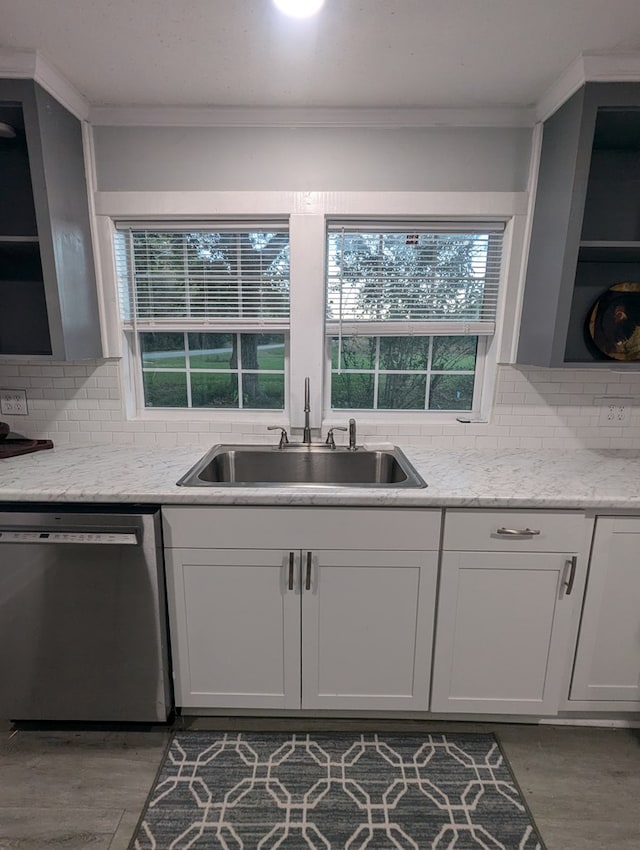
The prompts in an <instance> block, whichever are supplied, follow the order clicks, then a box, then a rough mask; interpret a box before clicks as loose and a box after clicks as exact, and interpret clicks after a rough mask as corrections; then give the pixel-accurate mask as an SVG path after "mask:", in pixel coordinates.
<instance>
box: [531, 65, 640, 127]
mask: <svg viewBox="0 0 640 850" xmlns="http://www.w3.org/2000/svg"><path fill="white" fill-rule="evenodd" d="M638 81H640V53H614V54H612V53H606V54H605V53H582V54H580V56H578V57H577V58H576V59H574V60H573V62H572V63H571V64H570V65H569V67H568V68H567V69H566V70H565V71H564V73H563V74H562V75H561V76H560V77H559V78H558V79H557V80H556V81H555V82H554V83H553V85H551V86H550V87H549V88H548V89H547V91H546V92H545V93H544V95H543V96H542V97H541V98H540V100H539V101H538V103H537V105H536V110H535V112H536V119H537V120H538V121H546V120H547V118H549V116H551V115H553V113H554V112H555V111H556V110H557V109H559V108H560V107H561V106H562V104H563V103H564V102H565V101H567V100H568V99H569V98H570V97H571V95H572V94H574V93H575V92H576V91H578V89H579V88H580V87H581V86H583V85H584V84H585V83H613V82H638Z"/></svg>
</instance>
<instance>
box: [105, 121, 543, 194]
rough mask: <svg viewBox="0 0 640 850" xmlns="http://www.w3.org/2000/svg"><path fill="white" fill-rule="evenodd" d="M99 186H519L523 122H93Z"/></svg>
mask: <svg viewBox="0 0 640 850" xmlns="http://www.w3.org/2000/svg"><path fill="white" fill-rule="evenodd" d="M94 138H95V148H96V169H97V178H98V189H99V190H100V191H154V190H155V191H163V190H164V191H198V190H203V191H206V190H209V191H211V190H219V191H233V190H238V191H242V190H245V191H246V190H256V191H277V190H282V191H305V190H306V191H319V192H322V191H366V190H370V191H371V190H379V191H393V190H395V191H411V190H414V191H453V192H455V191H494V192H501V191H502V192H513V191H515V192H518V191H525V190H526V184H527V173H528V168H529V156H530V148H531V130H530V129H526V128H478V127H469V128H439V127H436V128H424V129H415V128H407V129H370V128H290V129H289V128H275V127H262V128H235V127H227V128H218V127H95V128H94Z"/></svg>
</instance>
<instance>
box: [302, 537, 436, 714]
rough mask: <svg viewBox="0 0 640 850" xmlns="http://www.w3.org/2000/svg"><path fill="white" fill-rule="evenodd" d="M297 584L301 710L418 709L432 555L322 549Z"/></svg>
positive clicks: (424, 693)
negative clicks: (299, 619)
mask: <svg viewBox="0 0 640 850" xmlns="http://www.w3.org/2000/svg"><path fill="white" fill-rule="evenodd" d="M307 559H309V560H310V562H311V564H312V566H311V571H310V574H311V576H312V579H311V581H310V589H309V590H307V589H306V588H307V585H306V584H305V581H306V572H307V570H306V566H305V567H304V570H303V572H304V574H305V581H303V587H302V594H301V598H302V672H303V675H302V707H303V708H334V709H358V708H361V709H380V710H423V711H426V710H427V708H428V706H429V676H430V669H431V648H432V642H433V620H434V613H435V596H436V574H437V553H436V552H402V551H383V552H371V551H340V550H334V551H331V550H319V551H317V552H307V553H305V559H304V560H303V563H304V564H306V563H307Z"/></svg>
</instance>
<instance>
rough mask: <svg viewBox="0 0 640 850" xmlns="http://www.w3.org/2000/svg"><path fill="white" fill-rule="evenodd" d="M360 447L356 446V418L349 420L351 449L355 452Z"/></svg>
mask: <svg viewBox="0 0 640 850" xmlns="http://www.w3.org/2000/svg"><path fill="white" fill-rule="evenodd" d="M357 448H358V447H357V446H356V420H355V419H350V420H349V451H350V452H355V450H356V449H357Z"/></svg>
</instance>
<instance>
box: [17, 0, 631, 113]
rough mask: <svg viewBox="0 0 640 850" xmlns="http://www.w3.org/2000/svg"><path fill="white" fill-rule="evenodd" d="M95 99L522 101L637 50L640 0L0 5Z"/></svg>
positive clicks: (314, 103)
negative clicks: (291, 13) (580, 64)
mask: <svg viewBox="0 0 640 850" xmlns="http://www.w3.org/2000/svg"><path fill="white" fill-rule="evenodd" d="M0 48H13V49H18V50H37V51H40V52H41V53H42V55H43V57H44V58H45V59H46V60H47V61H48V62H49V63H50V64H51V65H53V66H54V67H55V68H57V70H58V71H59V72H61V73H62V74H63V75H64V76H65V77H66V78H67V80H68V81H69V82H71V83H72V84H73V85H74V86H75V88H76V89H77V90H78V91H79V92H80V93H81V94H82V95H84V97H85V98H86V99H87V100H88V101H89V102H90V103H91V104H93V105H95V106H149V107H158V106H164V107H169V106H185V107H211V106H225V107H227V106H243V107H250V106H261V107H369V108H373V107H423V108H424V107H451V108H477V107H526V106H531V105H533V104H535V103H537V102H538V101H539V99H540V98H541V97H542V96H543V95H544V94H545V92H546V91H547V89H548V88H549V87H550V86H551V85H552V84H553V83H554V82H555V81H556V80H557V79H558V78H559V77H560V75H561V74H562V73H563V72H564V71H565V69H566V68H567V66H569V65H570V63H571V62H572V61H574V60H575V59H576V58H577V57H578V56H579V55H580V54H581V53H583V52H589V53H591V52H593V53H608V54H615V53H634V52H637V51H640V2H639V0H607V2H603V0H326V2H325V6H324V8H323V9H322V11H321V12H320V14H319V15H317V16H316V17H315V18H312V19H307V20H294V19H287V18H284V17H283V16H282V15H281V14H280V13H279V12H277V10H276V9H275V8H274V7H273V5H272V3H271V0H0Z"/></svg>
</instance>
